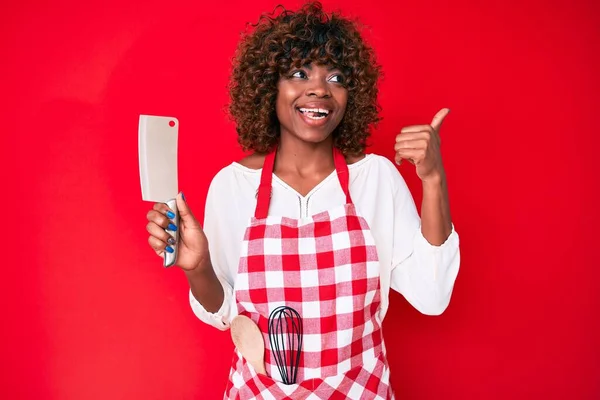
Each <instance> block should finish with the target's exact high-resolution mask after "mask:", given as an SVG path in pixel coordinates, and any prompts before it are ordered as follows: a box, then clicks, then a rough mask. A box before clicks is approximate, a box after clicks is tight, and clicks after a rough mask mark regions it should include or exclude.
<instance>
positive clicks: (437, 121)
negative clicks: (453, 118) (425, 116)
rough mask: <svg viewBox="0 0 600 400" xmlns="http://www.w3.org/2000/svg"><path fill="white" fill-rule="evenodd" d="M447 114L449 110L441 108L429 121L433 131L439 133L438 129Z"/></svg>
mask: <svg viewBox="0 0 600 400" xmlns="http://www.w3.org/2000/svg"><path fill="white" fill-rule="evenodd" d="M449 113H450V109H449V108H442V109H441V110H440V111H438V113H437V114H435V116H434V117H433V120H432V121H431V126H432V127H433V129H435V130H436V131H439V130H440V127H441V126H442V122H444V118H446V117H447V116H448V114H449Z"/></svg>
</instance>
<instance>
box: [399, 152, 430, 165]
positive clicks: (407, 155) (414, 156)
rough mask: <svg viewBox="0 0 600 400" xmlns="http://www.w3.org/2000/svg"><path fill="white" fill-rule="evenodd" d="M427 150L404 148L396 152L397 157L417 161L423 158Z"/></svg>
mask: <svg viewBox="0 0 600 400" xmlns="http://www.w3.org/2000/svg"><path fill="white" fill-rule="evenodd" d="M424 155H425V152H424V151H423V150H416V149H402V150H399V151H397V152H396V159H399V158H400V159H405V160H412V161H413V163H417V162H419V161H421V160H422V159H423V157H424Z"/></svg>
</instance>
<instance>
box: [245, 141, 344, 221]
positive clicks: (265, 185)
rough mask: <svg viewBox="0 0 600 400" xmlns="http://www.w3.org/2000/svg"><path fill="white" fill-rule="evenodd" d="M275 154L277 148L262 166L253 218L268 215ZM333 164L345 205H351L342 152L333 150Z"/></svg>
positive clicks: (268, 155)
mask: <svg viewBox="0 0 600 400" xmlns="http://www.w3.org/2000/svg"><path fill="white" fill-rule="evenodd" d="M276 153H277V147H276V148H275V149H274V150H273V151H272V152H270V153H269V154H267V156H266V157H265V162H264V165H263V169H262V173H261V175H260V185H259V186H258V194H257V201H256V210H255V213H254V217H255V218H257V219H262V218H266V217H267V215H268V214H269V203H270V202H271V191H272V187H271V185H272V182H273V167H274V166H275V154H276ZM333 162H334V164H335V170H336V172H337V176H338V180H339V182H340V185H341V187H342V190H343V191H344V194H345V195H346V203H347V204H352V198H351V197H350V190H349V189H348V188H349V181H350V173H349V172H348V164H346V159H345V157H344V155H343V154H342V152H341V151H340V150H339V149H338V148H337V147H334V148H333Z"/></svg>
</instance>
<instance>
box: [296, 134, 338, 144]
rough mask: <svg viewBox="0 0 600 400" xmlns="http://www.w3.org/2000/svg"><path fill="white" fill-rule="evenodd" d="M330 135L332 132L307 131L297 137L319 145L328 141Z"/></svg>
mask: <svg viewBox="0 0 600 400" xmlns="http://www.w3.org/2000/svg"><path fill="white" fill-rule="evenodd" d="M330 135H331V132H318V131H305V132H300V133H299V134H298V136H297V137H298V138H299V139H300V140H302V141H304V142H308V143H315V144H317V143H321V142H323V141H325V140H327V138H329V136H330Z"/></svg>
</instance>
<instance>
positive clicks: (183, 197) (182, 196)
mask: <svg viewBox="0 0 600 400" xmlns="http://www.w3.org/2000/svg"><path fill="white" fill-rule="evenodd" d="M181 198H182V199H183V201H185V196H184V195H183V192H181Z"/></svg>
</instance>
